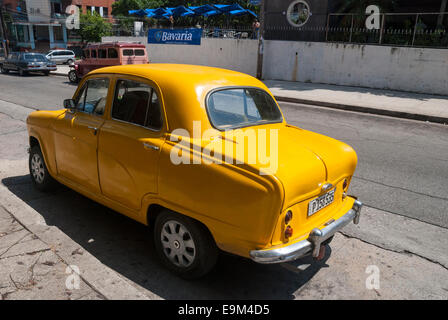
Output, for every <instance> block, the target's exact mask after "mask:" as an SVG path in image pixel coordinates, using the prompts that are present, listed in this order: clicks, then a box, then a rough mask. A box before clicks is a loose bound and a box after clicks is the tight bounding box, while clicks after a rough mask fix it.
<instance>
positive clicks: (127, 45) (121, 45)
mask: <svg viewBox="0 0 448 320" xmlns="http://www.w3.org/2000/svg"><path fill="white" fill-rule="evenodd" d="M115 47H119V48H146V46H145V45H144V44H141V43H133V42H103V43H92V44H89V45H87V46H86V48H85V49H97V48H115Z"/></svg>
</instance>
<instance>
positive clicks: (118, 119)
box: [98, 76, 166, 210]
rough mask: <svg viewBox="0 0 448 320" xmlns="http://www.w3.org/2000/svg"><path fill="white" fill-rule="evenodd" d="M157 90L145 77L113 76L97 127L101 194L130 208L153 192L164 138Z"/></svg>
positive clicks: (138, 207) (137, 205)
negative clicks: (107, 107) (103, 116)
mask: <svg viewBox="0 0 448 320" xmlns="http://www.w3.org/2000/svg"><path fill="white" fill-rule="evenodd" d="M159 96H160V92H158V91H157V89H156V86H155V85H154V84H153V83H151V82H149V81H148V80H146V79H140V78H136V77H129V76H123V77H121V76H119V77H117V80H116V84H115V90H114V100H113V102H112V104H111V111H110V112H109V116H108V117H107V118H106V121H105V123H104V125H103V126H102V128H101V132H100V136H99V145H98V166H99V177H100V184H101V190H102V192H103V195H105V196H106V197H108V198H109V199H112V200H114V201H117V202H119V203H120V204H122V205H124V206H126V207H128V208H130V209H133V210H139V209H140V208H141V201H142V198H143V196H144V195H146V194H151V193H157V178H158V175H157V173H158V160H159V155H160V150H161V149H162V146H163V144H164V142H165V130H166V126H165V125H164V123H166V121H164V120H163V116H162V114H163V112H162V105H161V102H160V100H159Z"/></svg>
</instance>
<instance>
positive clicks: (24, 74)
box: [19, 68, 28, 77]
mask: <svg viewBox="0 0 448 320" xmlns="http://www.w3.org/2000/svg"><path fill="white" fill-rule="evenodd" d="M27 74H28V72H26V71H25V70H23V69H22V68H19V76H21V77H23V76H26V75H27Z"/></svg>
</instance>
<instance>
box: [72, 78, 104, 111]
mask: <svg viewBox="0 0 448 320" xmlns="http://www.w3.org/2000/svg"><path fill="white" fill-rule="evenodd" d="M108 89H109V79H107V78H95V79H90V80H87V82H86V83H85V84H84V86H83V88H82V89H81V92H80V94H79V95H78V98H77V99H76V101H75V104H76V109H77V110H78V111H82V112H86V113H91V114H96V115H103V114H104V110H105V109H106V101H107V92H108Z"/></svg>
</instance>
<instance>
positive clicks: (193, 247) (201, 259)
mask: <svg viewBox="0 0 448 320" xmlns="http://www.w3.org/2000/svg"><path fill="white" fill-rule="evenodd" d="M154 240H155V247H156V250H157V253H158V255H159V257H160V259H161V260H162V262H163V263H164V265H165V266H166V267H167V268H168V269H169V270H171V271H172V272H174V273H175V274H177V275H179V276H181V277H182V278H185V279H195V278H199V277H202V276H204V275H205V274H207V273H208V272H210V270H212V269H213V267H214V266H215V264H216V260H217V258H218V248H217V247H216V244H215V241H214V239H213V237H212V236H211V234H210V232H209V231H208V230H207V229H206V228H205V227H204V226H203V225H202V224H200V223H199V222H197V221H195V220H193V219H191V218H189V217H186V216H183V215H180V214H177V213H174V212H172V211H169V210H166V211H163V212H161V213H160V214H159V215H158V216H157V218H156V222H155V232H154Z"/></svg>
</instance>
